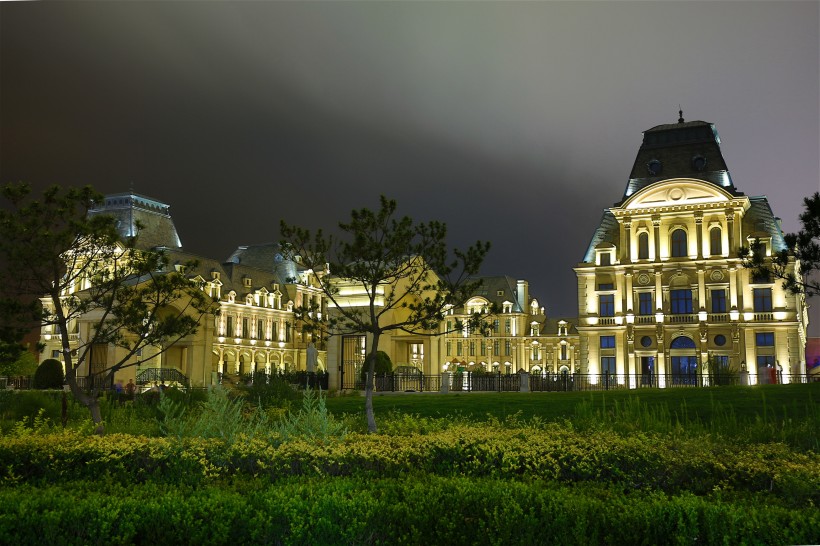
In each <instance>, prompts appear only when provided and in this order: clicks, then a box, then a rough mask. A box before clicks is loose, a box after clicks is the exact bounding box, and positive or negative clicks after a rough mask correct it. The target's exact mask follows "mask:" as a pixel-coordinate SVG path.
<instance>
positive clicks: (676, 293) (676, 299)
mask: <svg viewBox="0 0 820 546" xmlns="http://www.w3.org/2000/svg"><path fill="white" fill-rule="evenodd" d="M669 302H670V304H671V310H672V314H673V315H688V314H691V313H692V291H691V290H689V289H683V290H671V291H670V292H669Z"/></svg>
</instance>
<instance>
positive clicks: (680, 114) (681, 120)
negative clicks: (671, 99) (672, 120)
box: [678, 104, 683, 123]
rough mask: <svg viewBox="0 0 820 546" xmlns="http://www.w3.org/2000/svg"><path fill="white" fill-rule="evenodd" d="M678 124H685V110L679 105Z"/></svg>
mask: <svg viewBox="0 0 820 546" xmlns="http://www.w3.org/2000/svg"><path fill="white" fill-rule="evenodd" d="M678 123H683V108H681V106H680V104H679V105H678Z"/></svg>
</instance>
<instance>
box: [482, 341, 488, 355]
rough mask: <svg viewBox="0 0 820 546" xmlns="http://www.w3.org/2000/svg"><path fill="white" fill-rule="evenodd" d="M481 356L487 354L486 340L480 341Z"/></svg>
mask: <svg viewBox="0 0 820 546" xmlns="http://www.w3.org/2000/svg"><path fill="white" fill-rule="evenodd" d="M481 356H487V342H486V341H484V340H482V341H481Z"/></svg>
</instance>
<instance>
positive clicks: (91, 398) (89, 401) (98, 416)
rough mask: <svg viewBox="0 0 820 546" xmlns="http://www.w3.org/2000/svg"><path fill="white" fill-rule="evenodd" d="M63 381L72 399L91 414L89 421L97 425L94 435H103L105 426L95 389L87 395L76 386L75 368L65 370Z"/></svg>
mask: <svg viewBox="0 0 820 546" xmlns="http://www.w3.org/2000/svg"><path fill="white" fill-rule="evenodd" d="M65 381H66V383H68V386H69V388H70V389H71V394H73V395H74V398H75V399H77V400H79V401H80V403H81V404H82V405H84V406H85V407H86V408H88V411H89V413H91V420H92V421H94V424H95V425H97V426H96V428H95V429H94V433H95V434H97V435H99V436H102V435H104V434H105V424H104V423H103V419H102V410H101V409H100V401H99V400H98V399H97V395H96V389H92V391H91V393H90V394H88V393H85V392H84V391H83V390H82V389H81V388H80V387H79V386H78V385H77V369H76V368H70V369H68V370H66V376H65Z"/></svg>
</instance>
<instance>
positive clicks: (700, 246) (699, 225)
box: [695, 211, 703, 260]
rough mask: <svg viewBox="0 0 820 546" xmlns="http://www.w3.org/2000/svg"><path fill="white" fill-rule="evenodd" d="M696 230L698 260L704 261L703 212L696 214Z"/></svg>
mask: <svg viewBox="0 0 820 546" xmlns="http://www.w3.org/2000/svg"><path fill="white" fill-rule="evenodd" d="M695 230H696V231H697V237H698V260H702V259H703V212H701V211H697V212H695Z"/></svg>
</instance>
